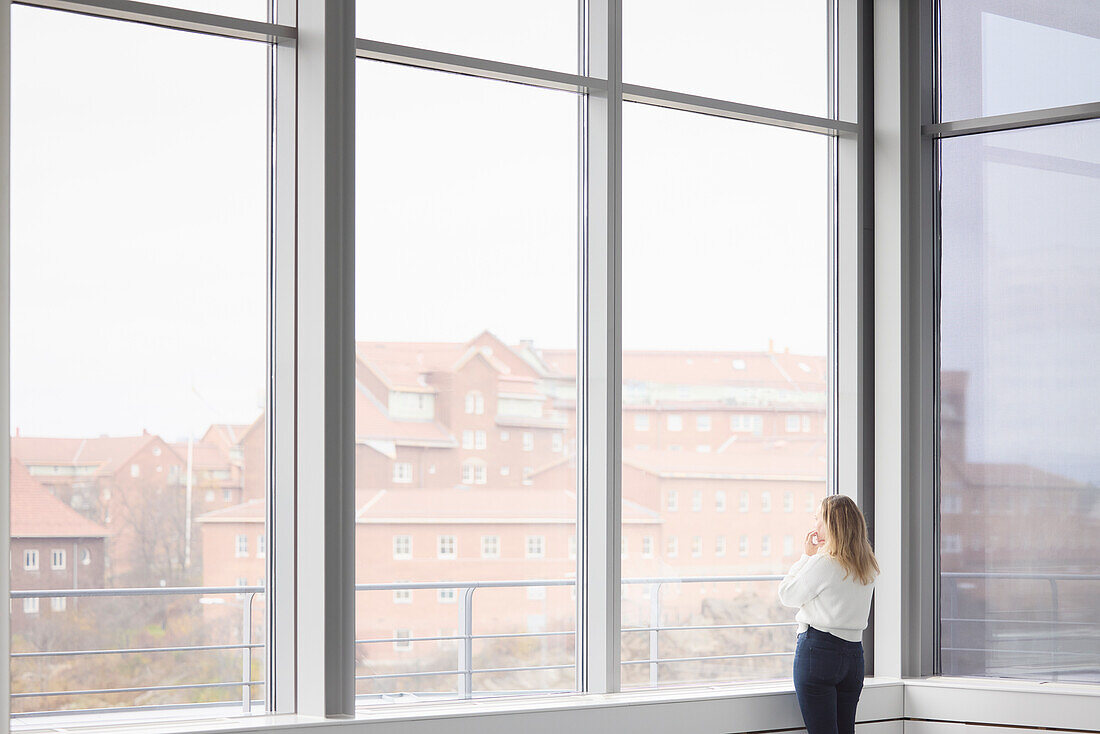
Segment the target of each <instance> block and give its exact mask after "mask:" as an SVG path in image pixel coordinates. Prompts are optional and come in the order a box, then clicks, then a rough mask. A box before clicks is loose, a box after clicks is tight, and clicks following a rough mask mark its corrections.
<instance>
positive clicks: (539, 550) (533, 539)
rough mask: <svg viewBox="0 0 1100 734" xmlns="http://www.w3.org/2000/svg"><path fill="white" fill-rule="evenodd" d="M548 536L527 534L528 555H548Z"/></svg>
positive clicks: (535, 556)
mask: <svg viewBox="0 0 1100 734" xmlns="http://www.w3.org/2000/svg"><path fill="white" fill-rule="evenodd" d="M545 546H546V537H545V536H543V535H528V536H527V557H528V558H543V557H544V556H545V555H546V548H545Z"/></svg>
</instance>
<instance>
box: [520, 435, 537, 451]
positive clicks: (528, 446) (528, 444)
mask: <svg viewBox="0 0 1100 734" xmlns="http://www.w3.org/2000/svg"><path fill="white" fill-rule="evenodd" d="M523 450H524V451H534V450H535V434H533V433H531V432H530V431H524V432H523Z"/></svg>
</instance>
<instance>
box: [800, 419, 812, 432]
mask: <svg viewBox="0 0 1100 734" xmlns="http://www.w3.org/2000/svg"><path fill="white" fill-rule="evenodd" d="M802 432H803V433H809V432H810V416H808V415H804V416H802Z"/></svg>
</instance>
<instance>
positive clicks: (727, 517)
mask: <svg viewBox="0 0 1100 734" xmlns="http://www.w3.org/2000/svg"><path fill="white" fill-rule="evenodd" d="M830 144H831V143H830V140H829V139H828V138H826V137H823V136H817V135H812V134H809V133H803V132H794V131H789V130H783V129H779V128H772V127H766V126H763V125H753V124H749V123H741V122H734V121H730V120H724V119H719V118H713V117H707V116H703V115H695V114H691V113H685V112H676V111H670V110H664V109H658V108H654V107H647V106H643V105H636V104H626V105H624V106H623V207H624V208H623V439H622V440H623V467H622V471H623V528H622V534H623V539H624V545H623V578H624V583H623V590H622V594H623V598H622V609H623V612H622V624H623V634H622V660H623V661H624V662H623V668H622V681H623V687H624V688H654V687H658V686H666V685H687V684H692V683H709V682H715V681H744V680H763V679H774V678H789V677H790V674H791V672H790V671H791V662H792V659H793V657H790V656H793V654H794V643H795V632H796V625H795V623H794V621H793V620H794V615H795V610H793V609H788V608H784V607H782V606H781V605H780V603H779V600H778V598H777V596H776V588H777V581H778V578H777V577H776V576H775V575H776V574H778V576H779V577H782V575H783V574H785V573H786V572H787V570H788V569H789V568H790V566H791V565H792V564H793V563H794V561H796V560H797V559H798V557H799V556H800V555H801V553H802V540H803V538H804V537H805V535H806V533H807V532H808V531H809V530H811V529H813V520H812V519H811V518H812V514H813V512H814V511H815V510H816V507H817V504H818V503H819V502H820V501H821V499H822V497H823V496H824V494H825V477H826V456H827V454H826V452H827V448H828V447H827V428H826V426H827V424H828V416H827V413H826V402H827V401H826V394H827V393H826V383H827V351H826V349H827V347H826V345H827V343H828V336H829V329H830V321H829V319H830V316H829V314H830V308H829V303H828V296H827V294H828V283H829V272H830V265H829V221H830V214H829V197H830V190H831V187H830V184H829V148H830ZM706 576H710V577H713V576H719V577H723V576H758V577H760V578H759V579H757V580H751V581H718V582H715V581H706V582H696V581H692V580H691V578H693V577H706ZM660 577H665V578H667V577H676V578H679V579H683V581H677V582H673V583H667V582H666V583H657V582H654V581H649V580H647V579H654V578H660ZM689 625H690V626H703V627H706V626H711V625H761V626H760V627H749V628H740V629H698V630H692V631H677V630H676V629H674V628H677V627H684V626H689ZM656 626H661V627H662V630H661V631H660V632H659V633H657V634H656V635H652V634H651V632H650V630H649V629H648V628H651V627H656ZM632 628H633V629H634V630H638V631H630V630H631V629H632ZM776 653H781V655H779V656H776V655H775V654H776ZM784 653H785V654H784ZM722 655H738V656H744V657H736V658H730V659H720V660H689V661H686V662H674V663H670V662H664V663H662V662H648V661H655V660H662V659H668V658H693V659H694V658H705V657H712V656H722ZM754 655H755V656H756V657H754ZM639 661H643V662H639Z"/></svg>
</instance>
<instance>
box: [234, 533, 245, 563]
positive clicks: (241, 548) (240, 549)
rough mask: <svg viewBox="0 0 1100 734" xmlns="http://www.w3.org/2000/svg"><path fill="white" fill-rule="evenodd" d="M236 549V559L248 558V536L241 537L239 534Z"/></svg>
mask: <svg viewBox="0 0 1100 734" xmlns="http://www.w3.org/2000/svg"><path fill="white" fill-rule="evenodd" d="M236 549H237V554H236V555H237V558H248V536H247V535H241V534H238V535H237V543H236Z"/></svg>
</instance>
